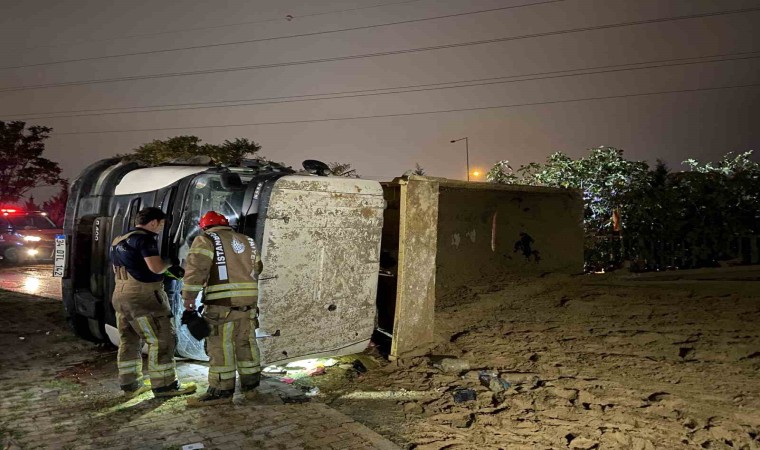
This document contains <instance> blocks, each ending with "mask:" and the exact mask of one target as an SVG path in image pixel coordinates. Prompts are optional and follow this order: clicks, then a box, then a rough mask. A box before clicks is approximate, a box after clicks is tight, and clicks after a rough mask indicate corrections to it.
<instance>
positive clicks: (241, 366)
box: [182, 211, 261, 407]
mask: <svg viewBox="0 0 760 450" xmlns="http://www.w3.org/2000/svg"><path fill="white" fill-rule="evenodd" d="M200 228H201V230H202V232H201V234H200V235H199V236H197V237H196V238H195V240H194V241H193V244H192V246H191V247H190V252H189V253H188V256H187V261H186V264H185V278H184V283H185V284H184V287H183V290H182V298H183V300H184V304H185V308H186V309H194V308H195V303H196V298H197V296H198V293H199V292H201V291H203V297H202V303H203V308H204V310H203V317H204V318H205V319H206V320H207V321H208V323H209V325H210V328H211V333H210V335H209V336H208V337H207V338H206V353H207V354H208V356H209V359H210V361H209V372H208V384H209V387H208V391H207V392H206V393H205V394H203V395H201V396H199V397H196V398H191V399H188V401H187V404H188V406H192V407H195V406H206V405H217V404H225V403H230V402H231V401H232V395H233V394H234V392H235V377H236V372H237V373H238V374H240V386H241V388H242V390H243V393H244V395H245V396H246V397H247V398H251V397H252V396H253V395H255V389H256V388H257V387H258V385H259V382H260V379H261V366H260V363H259V349H258V346H257V345H256V328H257V327H258V318H257V317H258V308H257V307H256V302H257V300H258V282H257V281H256V280H257V278H258V274H259V273H261V260H260V259H259V256H258V254H257V253H258V252H257V251H256V244H255V242H254V241H253V239H251V238H250V237H248V236H246V235H244V234H240V233H237V232H235V231H234V230H233V229H232V228H231V227H230V226H229V222H228V221H227V218H226V217H224V216H223V215H222V214H219V213H217V212H215V211H209V212H207V213H206V214H204V215H203V217H201V220H200Z"/></svg>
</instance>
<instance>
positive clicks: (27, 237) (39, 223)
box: [0, 207, 63, 264]
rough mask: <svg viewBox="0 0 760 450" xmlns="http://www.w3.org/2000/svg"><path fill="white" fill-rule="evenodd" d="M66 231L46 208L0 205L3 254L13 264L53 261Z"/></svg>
mask: <svg viewBox="0 0 760 450" xmlns="http://www.w3.org/2000/svg"><path fill="white" fill-rule="evenodd" d="M62 231H63V230H62V229H61V228H60V227H59V226H57V225H56V224H55V223H53V221H52V220H50V218H49V217H48V216H47V213H45V212H43V211H25V210H23V209H22V208H16V207H3V208H0V257H2V258H1V259H3V260H5V261H6V262H9V263H11V264H17V263H22V262H33V261H44V260H52V258H53V249H54V247H55V236H56V235H58V234H60V233H61V232H62Z"/></svg>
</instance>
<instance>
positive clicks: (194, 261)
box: [182, 226, 261, 307]
mask: <svg viewBox="0 0 760 450" xmlns="http://www.w3.org/2000/svg"><path fill="white" fill-rule="evenodd" d="M259 273H261V259H260V257H259V255H258V251H257V250H256V243H255V242H254V241H253V239H252V238H250V237H248V236H246V235H244V234H241V233H237V232H235V231H234V230H233V229H232V228H230V227H227V226H217V227H211V228H209V229H207V230H205V231H204V232H203V233H201V234H200V235H199V236H198V237H196V238H195V240H193V245H192V246H191V247H190V252H189V253H188V255H187V261H186V264H185V277H184V280H183V282H184V286H183V287H182V298H183V299H185V300H194V299H195V298H196V297H197V296H198V292H200V291H203V303H206V304H209V305H221V306H232V307H237V306H252V305H255V304H256V301H257V299H258V296H259V287H258V282H257V281H256V280H257V278H258V274H259Z"/></svg>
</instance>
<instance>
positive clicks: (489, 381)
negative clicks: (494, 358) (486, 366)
mask: <svg viewBox="0 0 760 450" xmlns="http://www.w3.org/2000/svg"><path fill="white" fill-rule="evenodd" d="M478 380H480V384H482V385H483V386H485V387H487V388H488V389H490V390H491V391H492V392H502V391H506V390H507V389H509V387H510V386H512V384H511V383H510V382H509V381H507V380H504V379H502V378H500V377H499V374H498V373H497V372H486V371H485V370H481V371H480V374H479V375H478Z"/></svg>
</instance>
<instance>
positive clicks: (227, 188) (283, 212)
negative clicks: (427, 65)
mask: <svg viewBox="0 0 760 450" xmlns="http://www.w3.org/2000/svg"><path fill="white" fill-rule="evenodd" d="M304 169H305V170H304V171H300V172H296V171H294V170H293V169H291V168H289V167H284V166H281V165H278V164H273V163H268V162H263V161H259V160H250V161H244V162H243V164H241V165H240V166H239V167H221V166H217V167H211V166H208V165H161V166H157V167H144V166H141V165H140V164H138V163H136V162H133V161H132V162H130V161H127V160H122V159H119V158H112V159H106V160H103V161H99V162H97V163H95V164H92V165H91V166H89V167H88V168H86V169H85V170H84V171H83V172H82V173H81V175H80V176H79V178H77V179H76V180H75V181H74V183H73V184H72V187H71V191H70V196H69V201H68V204H67V210H66V219H65V223H64V234H63V235H60V236H58V239H57V242H56V259H55V269H54V271H55V275H57V276H60V277H61V278H62V289H63V305H64V309H65V314H66V317H67V319H68V321H69V323H70V324H71V326H72V327H73V329H74V330H75V332H76V333H77V334H78V335H80V336H82V337H84V338H86V339H90V340H93V341H101V342H105V341H111V342H113V343H117V342H118V334H117V332H116V328H115V323H116V320H115V314H114V310H113V307H112V306H111V294H112V292H113V287H114V276H113V271H112V269H111V264H110V261H109V250H110V244H111V241H112V240H113V238H115V237H116V236H118V235H120V234H123V233H125V232H126V231H127V230H128V229H130V228H131V227H132V226H133V224H134V219H135V215H136V214H137V212H138V211H139V210H140V209H142V208H144V207H147V206H153V207H157V208H161V209H162V210H163V211H164V212H166V214H167V223H166V226H165V227H164V230H163V232H162V234H161V235H160V236H159V248H160V251H161V256H162V257H164V258H170V257H176V258H178V259H179V260H180V261H184V259H185V258H186V256H187V253H188V251H189V249H190V245H191V244H192V241H193V239H194V238H195V237H196V236H197V235H198V234H199V233H200V229H199V227H198V221H199V219H200V217H201V215H202V214H204V213H205V212H207V211H210V210H214V211H217V212H220V213H222V214H224V215H225V216H226V217H227V219H228V220H229V221H230V224H231V225H232V226H233V227H234V228H235V229H237V230H238V231H240V232H242V233H244V234H246V235H248V236H250V237H252V238H253V239H254V240H255V242H256V245H257V248H259V249H260V251H261V258H262V262H263V265H264V270H263V272H262V273H261V275H260V277H259V278H260V281H259V292H260V294H259V309H260V317H259V322H260V328H259V329H258V330H257V332H256V334H257V338H258V342H259V347H260V349H261V355H262V361H263V362H264V363H265V364H279V363H284V362H288V361H293V360H298V359H304V358H308V357H318V356H326V355H329V356H337V355H344V354H351V353H356V352H358V351H361V350H363V349H365V348H366V347H367V345H368V343H369V340H370V338H371V336H372V333H373V331H374V330H375V325H376V295H377V282H378V270H379V252H380V238H381V233H382V226H383V210H384V208H385V201H384V199H383V190H382V188H381V186H380V184H379V183H378V182H376V181H370V180H362V179H354V178H342V177H334V176H327V175H326V171H325V170H324V166H323V165H321V164H319V163H317V162H314V161H308V162H305V163H304ZM165 289H166V292H167V293H168V295H169V298H170V299H171V304H172V312H173V314H174V320H175V321H176V324H177V335H178V336H177V338H178V343H177V344H178V345H177V352H178V353H179V355H180V356H183V357H187V358H192V359H199V360H205V359H206V355H205V352H204V351H203V346H202V344H201V343H199V342H198V341H196V340H195V339H193V338H192V337H191V336H190V335H189V333H188V332H187V329H186V328H185V327H180V326H179V325H180V324H179V318H180V317H181V315H182V308H183V306H182V301H181V298H180V291H181V289H182V283H181V281H177V280H171V279H167V280H166V281H165Z"/></svg>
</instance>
